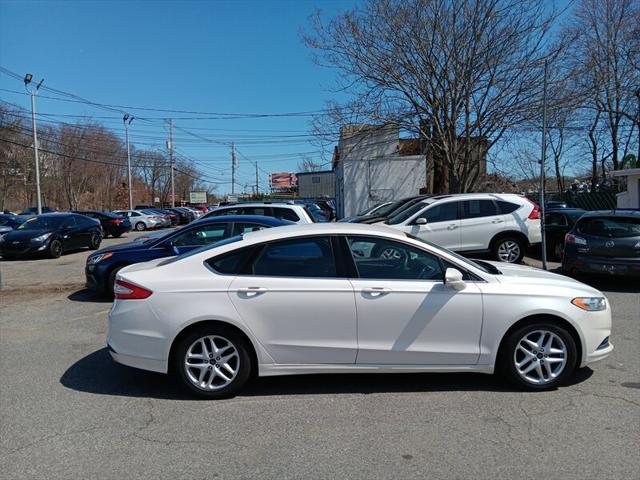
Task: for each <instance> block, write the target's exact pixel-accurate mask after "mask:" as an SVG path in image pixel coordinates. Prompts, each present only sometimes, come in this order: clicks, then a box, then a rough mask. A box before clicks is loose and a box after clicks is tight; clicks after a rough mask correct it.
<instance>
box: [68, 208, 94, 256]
mask: <svg viewBox="0 0 640 480" xmlns="http://www.w3.org/2000/svg"><path fill="white" fill-rule="evenodd" d="M73 217H74V219H75V221H76V226H77V228H78V230H77V237H78V247H77V248H83V247H88V246H89V245H90V244H91V236H92V235H93V234H94V233H96V230H97V228H98V224H97V223H96V222H98V220H96V221H94V220H93V219H91V218H88V217H85V216H83V215H74V216H73Z"/></svg>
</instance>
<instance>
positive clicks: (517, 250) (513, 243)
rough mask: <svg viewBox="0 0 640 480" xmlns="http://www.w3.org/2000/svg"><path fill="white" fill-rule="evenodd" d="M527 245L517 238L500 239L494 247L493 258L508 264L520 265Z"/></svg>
mask: <svg viewBox="0 0 640 480" xmlns="http://www.w3.org/2000/svg"><path fill="white" fill-rule="evenodd" d="M524 250H525V245H524V242H523V241H522V240H520V239H519V238H515V237H504V238H500V239H498V240H497V241H496V242H495V243H494V246H493V256H494V257H495V258H496V260H499V261H501V262H506V263H520V262H521V261H522V259H523V258H524Z"/></svg>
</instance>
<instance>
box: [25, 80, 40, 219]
mask: <svg viewBox="0 0 640 480" xmlns="http://www.w3.org/2000/svg"><path fill="white" fill-rule="evenodd" d="M31 80H33V75H31V74H30V73H27V74H26V75H25V76H24V89H25V90H26V91H27V93H28V94H29V95H30V96H31V124H32V128H33V161H34V163H35V164H36V202H37V206H38V215H40V214H42V195H41V193H40V158H39V156H38V133H37V128H36V95H37V94H38V90H40V86H41V85H42V82H44V78H43V79H42V80H40V82H39V83H38V85H36V87H35V88H32V89H31V90H29V84H30V83H31Z"/></svg>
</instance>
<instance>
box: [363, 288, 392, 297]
mask: <svg viewBox="0 0 640 480" xmlns="http://www.w3.org/2000/svg"><path fill="white" fill-rule="evenodd" d="M390 291H391V289H390V288H386V287H367V288H363V289H362V293H368V294H369V295H371V296H372V297H379V296H380V295H383V294H385V293H389V292H390Z"/></svg>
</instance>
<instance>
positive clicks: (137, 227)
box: [135, 222, 147, 232]
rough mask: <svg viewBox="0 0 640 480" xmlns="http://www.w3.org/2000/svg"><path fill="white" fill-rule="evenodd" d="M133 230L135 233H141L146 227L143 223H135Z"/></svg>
mask: <svg viewBox="0 0 640 480" xmlns="http://www.w3.org/2000/svg"><path fill="white" fill-rule="evenodd" d="M135 228H136V230H137V231H139V232H142V231H143V230H144V229H145V228H147V227H146V225H145V224H144V223H142V222H138V223H136V226H135Z"/></svg>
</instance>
